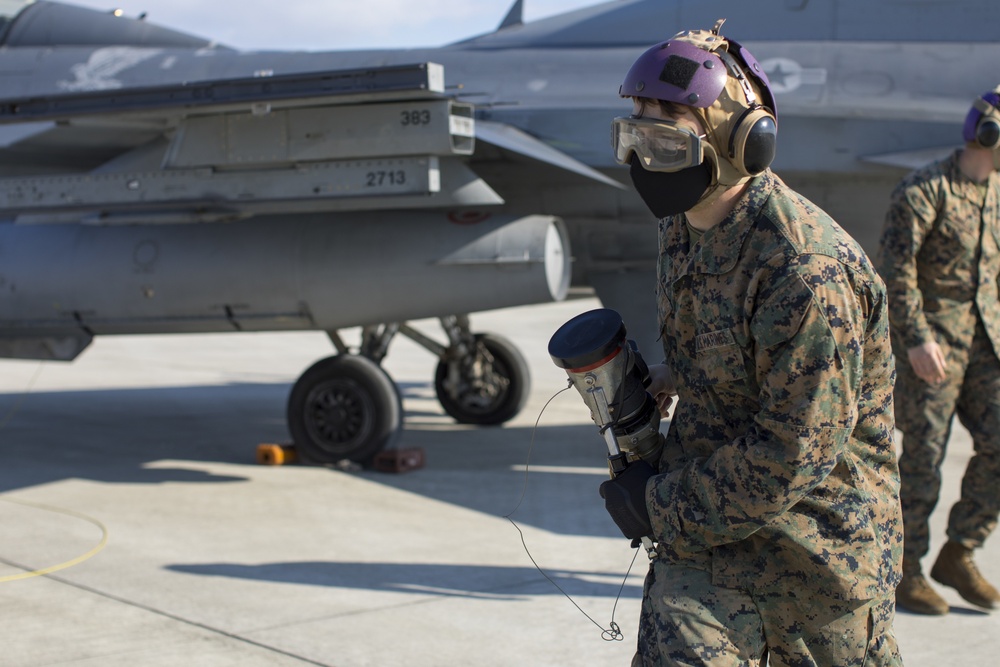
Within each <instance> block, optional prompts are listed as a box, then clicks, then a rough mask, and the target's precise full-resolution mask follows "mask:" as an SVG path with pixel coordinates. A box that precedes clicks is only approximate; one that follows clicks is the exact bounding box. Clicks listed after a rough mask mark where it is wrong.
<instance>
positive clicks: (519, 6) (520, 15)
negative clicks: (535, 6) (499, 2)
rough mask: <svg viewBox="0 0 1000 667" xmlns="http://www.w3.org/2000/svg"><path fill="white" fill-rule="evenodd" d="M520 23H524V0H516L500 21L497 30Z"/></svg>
mask: <svg viewBox="0 0 1000 667" xmlns="http://www.w3.org/2000/svg"><path fill="white" fill-rule="evenodd" d="M519 25H524V0H514V6H513V7H511V8H510V11H508V12H507V16H506V17H505V18H504V20H503V22H501V23H500V27H499V28H497V32H500V31H501V30H504V29H505V28H513V27H514V26H519Z"/></svg>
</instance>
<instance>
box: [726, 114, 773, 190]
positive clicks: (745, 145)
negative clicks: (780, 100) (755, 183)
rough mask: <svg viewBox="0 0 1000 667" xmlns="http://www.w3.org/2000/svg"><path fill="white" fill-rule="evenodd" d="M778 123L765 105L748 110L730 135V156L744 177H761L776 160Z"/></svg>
mask: <svg viewBox="0 0 1000 667" xmlns="http://www.w3.org/2000/svg"><path fill="white" fill-rule="evenodd" d="M777 133H778V126H777V123H776V122H775V120H774V116H772V115H771V113H770V112H769V111H768V110H767V109H765V108H763V107H756V108H750V109H747V110H746V111H745V112H743V115H742V116H741V117H740V119H739V120H738V121H737V122H736V126H735V127H734V128H733V131H732V133H731V134H730V135H729V156H730V158H731V159H732V162H733V166H735V167H736V169H737V170H738V171H739V172H740V173H742V174H743V175H744V176H757V175H758V174H760V173H762V172H764V170H766V169H767V168H768V167H769V166H770V164H771V162H772V161H773V160H774V153H775V149H776V145H775V144H776V140H777Z"/></svg>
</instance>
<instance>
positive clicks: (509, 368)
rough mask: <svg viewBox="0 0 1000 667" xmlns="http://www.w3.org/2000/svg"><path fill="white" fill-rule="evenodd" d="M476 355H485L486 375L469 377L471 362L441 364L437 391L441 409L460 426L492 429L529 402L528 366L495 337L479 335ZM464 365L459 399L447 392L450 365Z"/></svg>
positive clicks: (509, 345) (508, 344) (510, 346)
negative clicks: (469, 425) (466, 425)
mask: <svg viewBox="0 0 1000 667" xmlns="http://www.w3.org/2000/svg"><path fill="white" fill-rule="evenodd" d="M475 339H476V345H477V348H478V350H477V354H482V355H483V357H484V362H486V363H485V365H486V366H487V369H486V372H484V373H482V374H481V376H480V377H470V375H469V373H470V372H471V371H470V367H471V365H472V364H471V363H470V361H471V360H470V359H459V360H457V361H445V360H443V361H441V362H439V363H438V366H437V371H436V372H435V373H434V389H435V391H436V392H437V397H438V401H440V402H441V407H443V408H444V411H445V412H447V413H448V414H449V415H450V416H451V417H452V418H453V419H454V420H455V421H457V422H458V423H460V424H476V425H479V426H491V425H496V424H502V423H504V422H506V421H508V420H509V419H512V418H513V417H514V416H515V415H517V413H519V412H520V411H521V409H522V408H523V407H524V404H525V403H526V402H527V400H528V392H529V390H530V389H531V375H530V373H529V372H528V362H527V361H525V359H524V356H523V355H522V354H521V352H520V351H519V350H518V349H517V348H516V347H515V346H514V344H513V343H511V342H510V341H509V340H507V339H506V338H504V337H502V336H497V335H495V334H476V335H475ZM455 363H457V364H462V366H461V369H462V375H463V377H462V387H461V388H460V390H459V392H458V396H454V395H453V394H452V393H451V392H450V391H448V389H447V388H446V380H447V378H448V369H449V365H450V364H455Z"/></svg>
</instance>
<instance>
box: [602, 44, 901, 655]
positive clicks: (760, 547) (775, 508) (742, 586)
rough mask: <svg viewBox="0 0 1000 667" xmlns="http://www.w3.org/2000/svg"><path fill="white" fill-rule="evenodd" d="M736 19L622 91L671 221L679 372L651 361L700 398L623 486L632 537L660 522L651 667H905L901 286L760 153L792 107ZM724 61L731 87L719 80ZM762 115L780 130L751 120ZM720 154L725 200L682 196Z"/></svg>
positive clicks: (617, 493)
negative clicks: (896, 327) (901, 633)
mask: <svg viewBox="0 0 1000 667" xmlns="http://www.w3.org/2000/svg"><path fill="white" fill-rule="evenodd" d="M718 28H719V25H718V24H717V26H716V29H715V30H713V31H712V33H711V35H708V36H706V34H705V33H703V32H701V31H695V32H694V33H692V32H685V33H680V34H679V35H678V36H675V37H674V38H673V40H670V41H668V42H665V43H662V44H660V45H656V46H654V47H653V48H651V49H649V50H648V51H647V52H646V53H645V54H643V55H642V56H640V59H639V60H637V61H636V63H635V64H634V65H633V66H632V69H631V70H630V72H629V74H628V75H627V76H626V79H625V83H624V84H623V86H622V91H621V94H622V95H623V96H629V97H632V98H633V101H634V103H635V112H634V113H633V115H632V116H630V117H628V118H624V117H623V118H620V119H616V121H615V125H614V126H613V127H614V130H615V134H614V135H613V136H614V137H615V146H616V157H617V158H618V159H619V160H620V161H625V160H629V159H630V160H631V163H632V171H631V174H632V178H633V182H634V184H635V185H636V189H637V190H638V191H639V194H640V195H641V196H642V197H643V199H644V200H645V201H646V203H647V205H649V207H650V209H651V210H652V211H653V213H654V215H656V216H657V217H659V218H661V221H660V231H659V235H660V254H659V267H658V286H657V300H658V307H659V317H660V322H661V327H662V329H661V335H662V340H663V346H664V352H665V362H664V363H665V366H656V365H654V366H650V375H651V378H653V381H652V384H651V385H650V392H651V393H653V394H654V396H655V397H656V398H657V402H658V403H659V405H660V407H661V411H662V410H663V409H664V408H665V406H666V403H665V402H664V400H665V399H664V398H663V396H664V395H665V394H667V393H670V391H669V389H668V387H669V384H668V383H667V381H665V380H664V379H663V378H664V377H667V375H672V377H673V384H674V385H675V386H673V387H670V389H673V390H675V392H676V395H677V398H678V403H677V407H676V409H675V411H674V414H673V418H672V420H671V422H670V425H669V429H668V432H667V435H666V437H665V439H664V442H663V446H662V450H661V452H660V453H659V456H658V457H657V458H656V460H655V461H652V463H654V464H655V465H654V466H649V467H648V470H649V471H648V473H643V472H639V473H633V472H632V471H633V470H642V467H641V466H644V465H645V462H646V461H645V458H644V460H643V461H640V462H637V463H636V464H633V465H632V466H630V467H629V468H627V469H626V470H625V471H624V472H623V473H621V474H619V475H618V477H616V478H615V479H613V480H610V481H608V482H605V483H604V485H602V495H604V497H605V504H606V506H607V507H608V510H609V512H610V513H611V515H612V518H613V519H615V521H616V523H618V525H619V527H620V528H621V529H622V531H623V533H624V534H625V535H626V537H637V536H641V535H642V533H641V532H638V531H639V530H642V529H648V530H649V531H650V534H651V537H652V538H653V539H654V540H655V541H656V543H657V546H656V550H655V553H654V555H653V556H652V559H651V563H650V570H649V573H648V574H647V577H646V581H645V586H644V593H643V601H642V613H641V617H640V624H639V636H638V646H637V653H636V655H635V658H634V659H633V663H632V664H633V666H634V667H640V666H644V665H646V666H649V665H720V666H721V665H727V666H729V665H747V666H753V665H764V664H768V665H770V666H771V667H781V666H785V665H788V666H791V665H795V666H804V665H824V666H832V665H837V666H847V665H858V666H860V665H868V666H872V665H874V666H892V665H899V664H901V659H900V656H899V652H898V648H897V646H896V641H895V637H894V634H893V631H892V621H893V617H894V612H895V605H894V599H893V591H894V589H895V586H896V584H897V582H898V581H899V578H900V566H901V557H902V546H903V536H902V530H901V522H902V519H901V513H900V507H899V498H898V492H899V476H898V468H897V462H896V453H895V448H894V445H893V404H892V387H893V380H894V376H895V371H894V362H893V357H892V354H891V348H890V341H889V320H888V304H887V297H886V293H885V287H884V285H883V283H882V280H881V279H880V278H879V276H878V275H877V274H876V272H875V270H874V268H873V266H872V265H871V263H870V262H869V260H868V258H867V256H866V255H865V253H864V251H863V250H862V249H861V248H860V246H859V245H858V244H857V243H856V242H855V241H854V240H853V239H852V238H851V237H850V236H849V235H848V234H847V233H846V232H844V231H843V230H842V229H841V228H840V227H839V226H838V225H837V224H836V223H835V222H834V221H833V220H832V219H831V218H830V217H829V216H828V215H826V214H825V213H824V212H823V211H821V210H820V209H819V208H817V207H816V206H815V205H813V204H812V203H810V202H809V201H807V200H806V199H804V198H803V197H801V196H800V195H798V194H797V193H795V192H794V191H792V190H791V189H789V188H788V187H787V186H786V185H785V184H784V183H783V182H782V181H781V180H780V179H779V178H778V177H777V176H776V175H774V174H773V173H772V172H771V171H770V170H769V169H767V165H768V164H769V163H770V157H767V159H764V160H756V159H755V158H754V156H755V155H758V154H760V148H761V146H765V147H766V141H763V139H764V137H763V136H762V135H758V136H754V132H755V131H756V130H757V129H763V128H765V127H766V121H767V117H766V115H758V116H756V117H757V118H758V120H757V121H753V118H754V117H755V116H754V114H757V113H758V111H760V110H761V108H762V107H761V106H760V105H759V104H758V103H757V102H758V101H760V100H762V101H763V102H765V103H766V104H765V105H764V106H763V109H764V110H766V109H767V108H768V106H769V107H770V108H772V109H773V97H772V96H771V95H770V91H769V89H768V85H769V84H767V81H766V77H764V76H763V75H762V74H760V75H758V76H756V77H751V79H753V80H752V81H749V82H748V79H747V78H745V77H744V76H743V72H745V71H757V72H760V71H761V70H760V69H759V67H757V63H756V61H755V60H753V59H752V56H750V55H749V54H748V53H746V51H745V49H743V48H742V47H740V46H739V45H738V44H736V43H735V42H731V41H729V40H724V38H721V36H719V35H718ZM713 37H714V39H713ZM720 41H724V42H725V43H726V49H727V50H728V51H727V53H728V55H727V54H725V53H723V54H720V49H719V44H720ZM689 45H694V46H696V47H697V48H700V49H703V50H705V51H709V52H710V53H715V54H720V58H722V60H723V62H724V63H725V68H724V69H723V68H719V67H717V66H716V65H717V63H715V62H712V63H709V62H707V59H706V57H705V56H704V55H703V54H701V53H699V52H698V51H697V50H692V49H691V48H689ZM734 52H735V55H736V56H738V58H739V61H740V62H742V65H743V67H740V66H739V65H740V62H737V63H736V66H735V67H734V66H733V60H734V59H735V58H734ZM684 60H689V61H690V62H691V63H693V65H692V64H689V63H687V62H684ZM661 67H662V71H661ZM719 69H723V71H724V72H727V73H729V78H728V79H726V77H725V76H723V80H724V81H723V83H724V84H725V85H724V87H723V88H722V90H721V92H720V91H719V90H718V89H717V87H716V88H712V86H711V85H710V84H709V83H705V80H706V79H707V77H709V76H711V74H712V73H714V72H717V71H718V70H719ZM663 82H666V83H668V84H670V86H673V88H671V87H670V86H665V85H663ZM706 99H707V102H706ZM649 100H659V101H660V102H661V104H660V106H659V107H658V109H659V110H657V109H656V108H654V109H652V110H650V109H649V106H650V105H649V104H647V102H648V101H649ZM713 100H715V101H714V102H713ZM662 102H667V103H672V104H673V105H674V106H672V107H671V106H669V105H664V104H662ZM654 103H655V102H654ZM685 105H688V106H685ZM748 117H749V118H750V119H751V121H752V122H759V123H760V124H759V126H757V127H755V128H750V129H749V130H747V128H745V127H743V128H741V127H740V123H742V122H743V121H744V119H745V118H748ZM690 118H694V119H696V121H697V122H695V121H693V120H689V119H690ZM685 128H689V129H690V131H691V133H692V134H697V135H698V137H699V139H700V140H701V141H702V143H701V144H698V143H697V142H696V141H695V140H694V139H691V138H690V136H689V135H688V134H685ZM734 128H735V129H734ZM699 133H700V134H699ZM746 136H750V137H752V141H747V145H746V146H745V147H740V146H737V147H736V149H734V148H733V146H734V143H736V142H734V139H735V138H740V137H746ZM668 139H669V141H668ZM740 140H742V139H740ZM692 146H696V147H697V150H696V149H694V148H691V147H692ZM671 151H674V152H676V154H677V157H674V152H671ZM702 151H704V158H702V156H701V152H702ZM741 152H742V153H741ZM726 153H728V157H725V156H726ZM630 154H631V158H630V157H629V155H630ZM741 154H742V160H741V157H740V156H741ZM720 156H723V157H720ZM772 157H773V155H772ZM700 163H709V164H710V171H712V172H713V173H712V174H711V179H710V183H709V184H708V185H707V189H706V187H705V186H701V190H700V191H699V192H696V193H695V194H696V195H698V194H700V193H701V192H705V193H706V194H702V195H701V199H698V200H697V204H695V203H694V202H687V201H683V197H682V195H683V190H684V188H685V187H694V186H687V185H675V184H682V183H687V182H688V181H689V182H695V179H696V177H697V173H698V172H697V168H696V167H697V165H699V164H700ZM647 165H649V166H647ZM691 165H694V166H691ZM646 172H649V173H646ZM658 172H663V174H665V175H666V176H665V177H663V174H660V175H657V173H658ZM657 183H660V184H662V185H663V187H662V188H661V190H663V191H665V194H664V195H663V196H659V195H658V191H657V189H656V187H655V185H656V184H657ZM727 193H728V194H727ZM730 195H731V196H730ZM713 197H714V198H715V199H712V198H713ZM704 202H708V203H704ZM671 209H672V210H671ZM665 211H670V213H669V214H668V213H665ZM679 212H686V213H684V214H680V213H679ZM706 212H711V215H710V214H708V213H706ZM695 222H698V223H699V225H700V226H699V227H697V228H696V227H695V224H694V223H695ZM706 222H707V224H705V223H706ZM666 368H669V370H670V372H669V373H667V371H666V370H665V369H666ZM659 369H663V370H659ZM636 489H638V493H637V494H636ZM605 492H606V493H605ZM619 498H629V499H630V502H621V501H619V500H617V499H619ZM644 521H645V522H648V523H644Z"/></svg>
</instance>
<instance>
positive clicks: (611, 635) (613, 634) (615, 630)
mask: <svg viewBox="0 0 1000 667" xmlns="http://www.w3.org/2000/svg"><path fill="white" fill-rule="evenodd" d="M572 387H573V381H572V380H570V381H569V383H568V384H567V385H566V387H565V388H563V389H560V390H559V391H557V392H556V393H555V394H553V395H552V397H551V398H550V399H549V400H548V401H546V402H545V405H543V406H542V409H541V411H540V412H539V413H538V418H537V419H536V420H535V425H534V426H533V427H532V429H531V442H530V444H529V446H528V456H527V458H526V459H525V462H524V483H523V485H522V487H521V497H520V498H518V500H517V504H516V505H515V506H514V509H512V510H511V511H510V512H509V513H507V514H505V515H504V518H505V519H507V520H508V521H510V523H511V525H512V526H514V528H515V529H516V530H517V532H518V535H520V536H521V546H523V547H524V553H525V554H527V556H528V559H529V560H530V561H531V564H532V565H534V566H535V569H536V570H538V572H539V574H541V575H542V576H543V577H545V578H546V579H547V580H548V581H549V583H551V584H552V585H553V586H555V587H556V589H558V590H559V592H560V593H562V594H563V595H564V596H565V597H566V599H567V600H569V601H570V602H571V603H572V604H573V606H574V607H576V608H577V610H579V612H580V613H581V614H583V615H584V616H586V617H587V619H588V620H589V621H590V622H591V623H593V624H594V625H596V626H597V627H598V628H600V630H601V639H603V640H604V641H609V642H610V641H616V642H620V641H622V640H623V639H625V635H623V634H622V631H621V628H620V626H619V625H618V623H617V622H615V613H616V612H617V610H618V601H619V600H620V599H621V596H622V591H623V590H625V582H626V581H628V577H629V574H631V572H632V567H633V566H634V565H635V559H636V557H638V555H639V549H638V548H637V545H635V546H636V548H635V553H634V554H633V555H632V561H631V562H630V563H629V566H628V570H626V572H625V576H624V577H623V578H622V584H621V586H620V587H619V588H618V594H617V595H616V596H615V603H614V605H613V606H612V608H611V621H610V622H609V623H608V627H606V628H605V627H604V626H603V625H601V624H600V623H598V622H597V621H595V620H594V619H593V618H592V617H591V616H590V614H588V613H587V612H585V611H584V610H583V608H582V607H580V605H579V604H577V602H576V600H574V599H573V597H572V596H571V595H570V594H569V593H567V592H566V591H565V590H563V588H562V586H560V585H559V584H558V583H556V581H555V580H554V579H553V578H552V577H550V576H549V575H548V573H546V572H545V570H543V569H542V568H541V567H540V566H539V565H538V563H537V562H536V561H535V558H534V556H532V555H531V551H530V550H529V549H528V544H527V542H525V539H524V532H523V531H522V530H521V527H520V526H518V525H517V522H516V521H514V519H513V516H514V513H515V512H517V510H518V508H520V507H521V503H522V502H523V501H524V496H525V494H526V493H527V490H528V470H529V466H530V463H531V453H532V451H533V450H534V448H535V434H536V433H537V432H538V423H539V422H540V421H541V420H542V415H543V414H544V413H545V409H546V408H548V407H549V404H550V403H552V401H554V400H555V398H556V397H557V396H559V394H561V393H563V392H564V391H567V390H568V389H571V388H572ZM602 393H603V392H602ZM605 409H607V408H606V406H605ZM608 431H609V432H610V429H608ZM607 438H608V436H607V435H606V436H605V439H606V440H607ZM610 438H611V439H610V440H608V450H609V451H610V450H611V446H612V443H614V448H615V450H617V449H618V443H617V442H614V434H610ZM619 453H620V452H619ZM646 539H648V538H646Z"/></svg>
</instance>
